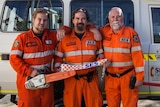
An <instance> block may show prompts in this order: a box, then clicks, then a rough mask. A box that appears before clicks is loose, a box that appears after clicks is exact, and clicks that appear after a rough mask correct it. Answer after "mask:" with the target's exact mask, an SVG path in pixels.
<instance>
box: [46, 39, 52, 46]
mask: <svg viewBox="0 0 160 107" xmlns="http://www.w3.org/2000/svg"><path fill="white" fill-rule="evenodd" d="M45 42H46V44H48V45H49V44H52V43H53V42H52V40H46V41H45Z"/></svg>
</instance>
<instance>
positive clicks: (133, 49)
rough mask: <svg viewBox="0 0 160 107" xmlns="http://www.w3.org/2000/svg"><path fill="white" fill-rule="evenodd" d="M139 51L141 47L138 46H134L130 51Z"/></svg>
mask: <svg viewBox="0 0 160 107" xmlns="http://www.w3.org/2000/svg"><path fill="white" fill-rule="evenodd" d="M139 50H141V47H140V46H135V47H132V48H131V51H132V52H134V51H139Z"/></svg>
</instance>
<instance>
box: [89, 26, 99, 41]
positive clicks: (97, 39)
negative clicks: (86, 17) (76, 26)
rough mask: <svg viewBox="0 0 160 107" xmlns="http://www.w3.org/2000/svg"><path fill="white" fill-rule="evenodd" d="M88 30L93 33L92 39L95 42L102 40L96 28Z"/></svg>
mask: <svg viewBox="0 0 160 107" xmlns="http://www.w3.org/2000/svg"><path fill="white" fill-rule="evenodd" d="M89 30H90V31H91V32H93V33H94V39H95V40H96V41H101V40H102V35H101V33H100V32H99V31H98V29H97V28H90V29H89Z"/></svg>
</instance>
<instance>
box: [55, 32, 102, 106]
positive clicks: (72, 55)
mask: <svg viewBox="0 0 160 107" xmlns="http://www.w3.org/2000/svg"><path fill="white" fill-rule="evenodd" d="M102 53H103V50H102V42H101V41H99V42H97V41H95V40H94V36H93V33H92V32H90V31H88V30H86V31H85V33H84V35H83V37H82V39H81V40H80V39H79V38H78V37H77V36H76V35H75V34H74V30H73V31H72V32H71V34H67V35H65V37H64V39H63V40H62V41H61V42H60V43H59V44H58V47H57V52H56V53H55V55H56V57H55V62H56V64H55V67H56V68H57V69H58V67H60V64H61V63H62V61H63V58H64V60H65V63H67V64H73V65H77V64H85V63H90V62H94V61H96V60H97V55H100V54H102ZM76 73H77V75H76V76H75V77H71V78H68V79H65V80H64V85H65V89H64V105H65V107H81V101H82V96H84V100H85V104H86V107H102V103H103V100H102V95H101V92H100V91H99V88H98V76H97V73H96V68H89V69H84V70H77V71H76ZM88 73H92V74H93V75H92V76H93V77H92V79H91V81H87V80H88V78H87V76H86V74H88ZM82 75H85V76H83V77H81V76H82Z"/></svg>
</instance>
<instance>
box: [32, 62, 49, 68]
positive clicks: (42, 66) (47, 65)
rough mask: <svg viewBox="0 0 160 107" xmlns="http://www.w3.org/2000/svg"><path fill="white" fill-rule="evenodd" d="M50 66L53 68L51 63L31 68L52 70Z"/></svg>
mask: <svg viewBox="0 0 160 107" xmlns="http://www.w3.org/2000/svg"><path fill="white" fill-rule="evenodd" d="M50 66H51V63H47V64H42V65H31V67H32V68H34V69H44V68H45V67H49V68H50Z"/></svg>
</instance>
